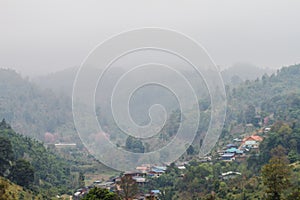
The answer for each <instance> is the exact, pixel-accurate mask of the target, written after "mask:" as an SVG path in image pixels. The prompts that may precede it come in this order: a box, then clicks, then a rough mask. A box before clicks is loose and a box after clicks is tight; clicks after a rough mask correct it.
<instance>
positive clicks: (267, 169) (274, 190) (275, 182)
mask: <svg viewBox="0 0 300 200" xmlns="http://www.w3.org/2000/svg"><path fill="white" fill-rule="evenodd" d="M284 155H285V152H284V149H283V148H282V147H280V146H279V147H277V148H275V149H274V150H273V157H272V158H271V159H270V161H269V163H268V164H266V165H264V166H263V167H262V179H263V183H264V185H265V186H266V188H267V190H266V192H267V198H268V199H270V200H280V199H281V195H282V193H283V191H284V190H286V189H287V188H289V187H290V185H291V182H290V178H291V173H292V171H291V167H290V166H289V165H288V159H287V158H286V157H285V156H284Z"/></svg>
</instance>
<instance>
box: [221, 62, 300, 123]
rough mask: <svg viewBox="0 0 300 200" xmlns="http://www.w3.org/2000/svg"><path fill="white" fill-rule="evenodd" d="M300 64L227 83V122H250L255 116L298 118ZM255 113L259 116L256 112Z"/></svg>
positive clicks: (294, 119)
mask: <svg viewBox="0 0 300 200" xmlns="http://www.w3.org/2000/svg"><path fill="white" fill-rule="evenodd" d="M299 80H300V65H293V66H289V67H283V68H282V69H280V70H278V71H277V73H276V74H272V75H271V76H268V75H264V76H263V77H262V78H261V79H256V80H255V81H245V82H244V83H242V84H240V85H239V86H238V87H234V88H230V87H227V98H228V109H227V110H228V111H227V119H226V120H227V122H228V123H229V121H230V122H231V123H232V122H233V121H237V123H252V122H253V120H254V118H255V117H259V118H261V119H263V118H265V117H269V116H271V118H274V119H277V120H288V121H295V122H297V126H299V125H300V124H299V119H300V113H299V108H300V82H299ZM257 115H258V116H257Z"/></svg>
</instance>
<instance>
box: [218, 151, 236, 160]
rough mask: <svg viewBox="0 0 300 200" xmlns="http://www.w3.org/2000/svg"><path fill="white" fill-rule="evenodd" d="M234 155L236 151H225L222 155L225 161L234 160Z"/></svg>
mask: <svg viewBox="0 0 300 200" xmlns="http://www.w3.org/2000/svg"><path fill="white" fill-rule="evenodd" d="M234 156H235V154H234V153H225V154H223V155H222V156H221V158H222V160H223V161H233V160H235V158H234Z"/></svg>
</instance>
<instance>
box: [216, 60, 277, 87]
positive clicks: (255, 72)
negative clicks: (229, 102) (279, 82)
mask: <svg viewBox="0 0 300 200" xmlns="http://www.w3.org/2000/svg"><path fill="white" fill-rule="evenodd" d="M274 72H275V70H272V69H263V68H260V67H256V66H254V65H251V64H246V63H237V64H235V65H233V66H232V67H229V68H227V69H225V70H223V71H222V72H221V74H222V77H223V80H224V82H225V83H226V84H229V85H238V84H240V83H242V82H244V81H246V80H255V79H257V78H261V77H262V76H263V75H264V74H268V75H271V74H272V73H274Z"/></svg>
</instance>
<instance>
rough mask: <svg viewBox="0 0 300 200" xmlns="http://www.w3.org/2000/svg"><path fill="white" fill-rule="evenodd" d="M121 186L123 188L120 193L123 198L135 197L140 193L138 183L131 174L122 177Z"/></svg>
mask: <svg viewBox="0 0 300 200" xmlns="http://www.w3.org/2000/svg"><path fill="white" fill-rule="evenodd" d="M120 188H121V190H120V191H118V194H119V196H120V197H121V198H122V199H125V200H130V199H133V198H134V197H136V195H137V193H138V186H137V183H136V182H135V180H133V179H132V177H131V176H126V175H125V176H123V177H122V178H121V183H120Z"/></svg>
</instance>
